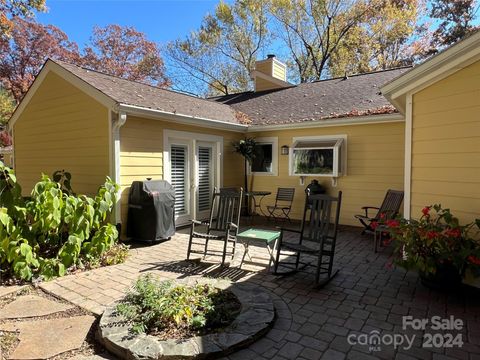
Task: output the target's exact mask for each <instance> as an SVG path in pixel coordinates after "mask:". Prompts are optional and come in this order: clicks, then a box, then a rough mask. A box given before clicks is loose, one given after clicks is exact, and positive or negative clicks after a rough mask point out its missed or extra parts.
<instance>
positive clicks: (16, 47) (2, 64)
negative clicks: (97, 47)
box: [0, 17, 80, 102]
mask: <svg viewBox="0 0 480 360" xmlns="http://www.w3.org/2000/svg"><path fill="white" fill-rule="evenodd" d="M10 34H11V38H10V39H8V38H0V81H1V83H2V86H3V88H4V89H6V90H7V91H9V92H10V93H11V94H12V95H13V97H14V98H15V100H16V101H17V102H18V101H20V100H21V99H22V98H23V96H24V94H25V93H26V92H27V90H28V88H29V86H30V85H31V83H32V82H33V80H34V78H35V76H36V75H37V73H38V72H39V70H40V69H41V67H42V65H43V63H44V62H45V60H46V59H47V58H53V59H60V60H64V61H68V62H78V61H79V59H80V54H79V51H78V46H77V44H75V43H74V42H72V41H70V40H69V39H68V37H67V35H66V34H65V33H64V32H63V31H61V30H60V29H59V28H57V27H55V26H53V25H42V24H38V23H36V22H34V21H29V20H24V19H21V18H18V17H17V18H15V19H14V21H13V27H12V30H11V33H10Z"/></svg>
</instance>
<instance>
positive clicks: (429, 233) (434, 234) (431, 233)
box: [427, 230, 440, 239]
mask: <svg viewBox="0 0 480 360" xmlns="http://www.w3.org/2000/svg"><path fill="white" fill-rule="evenodd" d="M438 235H440V234H439V233H438V232H436V231H433V230H430V231H427V238H428V239H435V238H437V237H438Z"/></svg>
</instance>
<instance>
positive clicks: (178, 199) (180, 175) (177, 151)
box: [170, 145, 188, 215]
mask: <svg viewBox="0 0 480 360" xmlns="http://www.w3.org/2000/svg"><path fill="white" fill-rule="evenodd" d="M170 154H171V164H172V165H171V167H172V174H171V175H172V177H171V179H172V186H173V187H174V188H175V215H184V214H186V213H187V212H188V211H187V210H188V204H187V196H186V193H187V182H188V179H187V176H188V171H187V147H186V146H184V145H172V147H171V149H170Z"/></svg>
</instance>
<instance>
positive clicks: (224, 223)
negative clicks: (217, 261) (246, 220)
mask: <svg viewBox="0 0 480 360" xmlns="http://www.w3.org/2000/svg"><path fill="white" fill-rule="evenodd" d="M242 199H243V189H242V188H240V189H239V190H238V191H235V190H234V189H231V188H229V189H228V190H226V189H221V190H220V191H218V190H217V189H215V190H214V194H213V197H212V206H211V209H210V218H209V220H208V221H198V220H192V225H191V228H190V238H189V241H188V249H187V260H188V259H190V254H191V253H196V254H203V257H204V258H205V256H206V255H207V251H208V242H209V241H210V240H216V241H222V242H223V252H222V265H223V264H224V263H225V258H226V256H227V250H228V245H229V244H231V245H232V249H231V251H230V253H229V254H231V256H232V259H233V256H234V255H235V248H236V244H237V234H238V228H239V225H240V209H241V206H242ZM202 225H203V226H204V227H206V230H205V231H204V232H200V231H198V230H197V229H198V226H202ZM193 245H201V246H202V247H203V250H195V249H192V246H193Z"/></svg>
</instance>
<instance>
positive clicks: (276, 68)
mask: <svg viewBox="0 0 480 360" xmlns="http://www.w3.org/2000/svg"><path fill="white" fill-rule="evenodd" d="M272 75H273V77H274V78H277V79H280V80H282V81H286V80H287V73H286V69H285V67H284V66H281V65H279V64H278V63H277V62H275V61H274V62H273V73H272Z"/></svg>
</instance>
